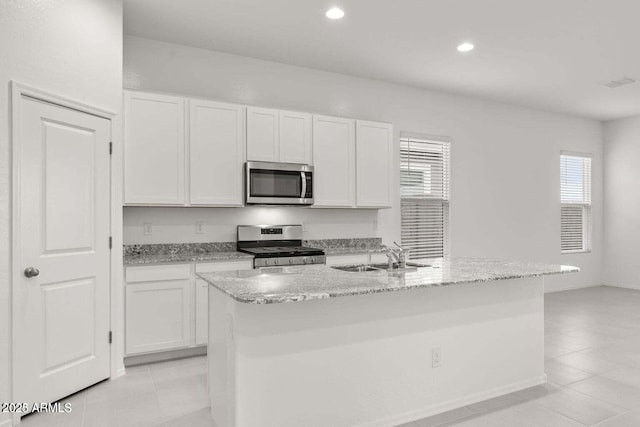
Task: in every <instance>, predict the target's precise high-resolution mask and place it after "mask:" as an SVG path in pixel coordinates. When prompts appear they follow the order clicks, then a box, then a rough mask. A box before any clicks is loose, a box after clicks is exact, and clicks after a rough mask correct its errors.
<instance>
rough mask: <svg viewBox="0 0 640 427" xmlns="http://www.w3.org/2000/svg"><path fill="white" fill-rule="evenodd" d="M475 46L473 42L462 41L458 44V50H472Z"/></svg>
mask: <svg viewBox="0 0 640 427" xmlns="http://www.w3.org/2000/svg"><path fill="white" fill-rule="evenodd" d="M474 47H475V46H474V45H473V44H472V43H467V42H465V43H462V44H461V45H459V46H458V52H470V51H472V50H473V48H474Z"/></svg>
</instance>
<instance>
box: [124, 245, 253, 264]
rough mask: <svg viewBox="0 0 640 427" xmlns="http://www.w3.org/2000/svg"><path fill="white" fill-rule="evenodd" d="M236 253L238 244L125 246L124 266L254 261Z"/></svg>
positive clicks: (246, 255) (243, 254) (240, 253)
mask: <svg viewBox="0 0 640 427" xmlns="http://www.w3.org/2000/svg"><path fill="white" fill-rule="evenodd" d="M252 258H253V255H249V254H245V253H242V252H237V251H236V242H211V243H156V244H145V245H125V246H124V259H123V261H124V265H144V264H180V263H191V262H207V261H229V260H236V259H252Z"/></svg>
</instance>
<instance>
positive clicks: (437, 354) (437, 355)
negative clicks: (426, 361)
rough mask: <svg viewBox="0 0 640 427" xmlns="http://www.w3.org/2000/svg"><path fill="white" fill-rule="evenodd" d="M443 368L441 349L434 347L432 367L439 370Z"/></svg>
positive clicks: (432, 350)
mask: <svg viewBox="0 0 640 427" xmlns="http://www.w3.org/2000/svg"><path fill="white" fill-rule="evenodd" d="M440 366H442V352H441V351H440V347H434V348H432V349H431V367H432V368H439V367H440Z"/></svg>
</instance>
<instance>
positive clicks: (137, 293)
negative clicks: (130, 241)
mask: <svg viewBox="0 0 640 427" xmlns="http://www.w3.org/2000/svg"><path fill="white" fill-rule="evenodd" d="M190 284H191V280H190V279H179V280H166V281H161V282H139V283H131V284H127V285H126V353H127V354H128V355H130V354H137V353H145V352H150V351H159V350H170V349H176V348H182V347H189V345H190V343H191V333H190V331H191V328H190V319H191V317H190V312H189V308H190V306H191V301H190V298H191V296H190V292H189V289H190Z"/></svg>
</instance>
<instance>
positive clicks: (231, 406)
mask: <svg viewBox="0 0 640 427" xmlns="http://www.w3.org/2000/svg"><path fill="white" fill-rule="evenodd" d="M234 311H235V304H234V302H233V300H232V299H231V298H229V297H228V296H227V295H226V294H224V293H223V292H221V291H219V290H218V289H216V288H215V287H213V286H209V341H208V344H207V364H208V375H207V387H208V389H209V401H210V403H211V415H212V417H213V420H214V422H215V427H224V426H235V425H236V413H235V410H236V407H237V402H236V392H235V390H236V372H237V369H236V365H235V361H236V348H235V340H234V331H233V319H234Z"/></svg>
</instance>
